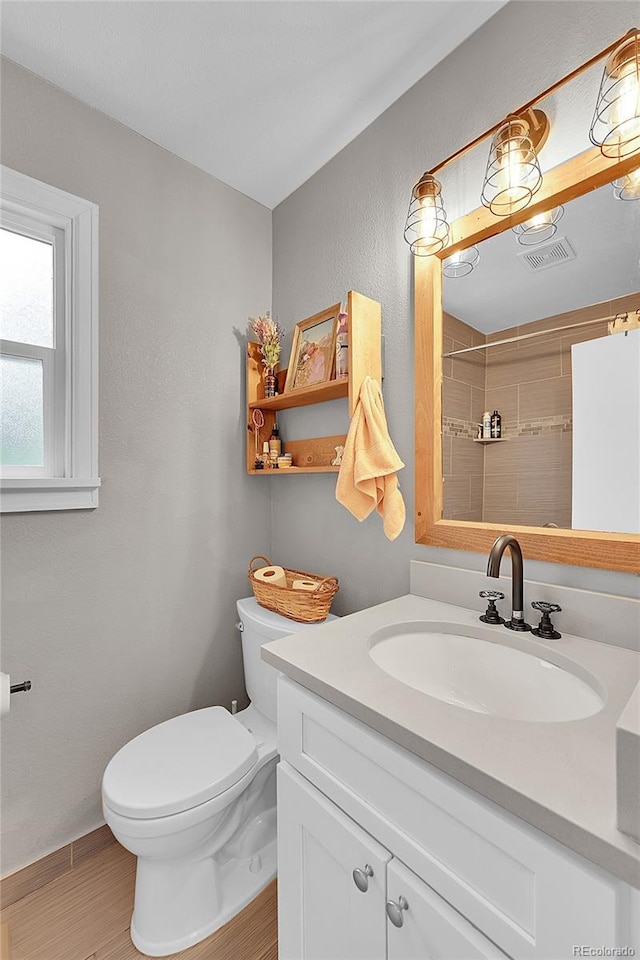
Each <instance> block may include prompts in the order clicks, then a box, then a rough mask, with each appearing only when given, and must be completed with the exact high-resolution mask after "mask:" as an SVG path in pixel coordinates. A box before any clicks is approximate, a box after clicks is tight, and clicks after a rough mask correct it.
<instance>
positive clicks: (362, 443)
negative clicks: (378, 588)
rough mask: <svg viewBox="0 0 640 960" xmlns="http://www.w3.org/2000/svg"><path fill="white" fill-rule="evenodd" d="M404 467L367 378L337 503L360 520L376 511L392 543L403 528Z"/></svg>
mask: <svg viewBox="0 0 640 960" xmlns="http://www.w3.org/2000/svg"><path fill="white" fill-rule="evenodd" d="M402 467H404V463H403V462H402V460H401V459H400V457H399V456H398V454H397V452H396V449H395V447H394V446H393V444H392V443H391V438H390V437H389V430H388V428H387V418H386V417H385V415H384V405H383V402H382V393H381V392H380V387H379V386H378V384H377V382H376V381H375V380H374V379H373V377H365V378H364V380H363V381H362V386H361V387H360V396H359V397H358V403H357V405H356V409H355V412H354V414H353V419H352V420H351V426H350V427H349V433H348V434H347V441H346V444H345V448H344V453H343V454H342V463H341V465H340V473H339V474H338V483H337V484H336V500H337V501H338V503H341V504H342V505H343V507H346V508H347V510H349V511H350V512H351V513H352V514H353V515H354V517H356V519H358V520H364V519H366V517H368V516H369V514H370V513H371V511H372V510H373V508H374V507H376V509H377V511H378V513H379V514H380V515H381V516H382V520H383V526H384V532H385V534H386V536H387V538H388V539H389V540H395V538H396V537H397V536H398V534H399V533H400V532H401V530H402V528H403V527H404V520H405V507H404V500H403V499H402V494H401V493H400V491H399V489H398V478H397V477H396V470H400V469H402Z"/></svg>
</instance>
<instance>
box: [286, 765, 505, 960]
mask: <svg viewBox="0 0 640 960" xmlns="http://www.w3.org/2000/svg"><path fill="white" fill-rule="evenodd" d="M278 830H279V832H280V835H281V836H282V841H281V843H280V846H279V849H278V858H279V871H278V876H279V881H278V882H279V897H280V902H281V904H283V905H284V904H286V908H285V907H283V909H285V910H286V912H285V913H284V914H283V913H280V942H279V957H280V960H386V958H388V960H427V958H434V960H435V958H437V957H447V958H451V960H504V958H505V954H504V953H502V952H501V951H500V950H498V949H496V947H495V946H494V945H493V944H492V943H491V942H490V941H489V940H487V939H486V937H483V936H482V934H481V933H479V932H478V931H477V930H476V929H475V928H474V927H473V926H472V925H471V924H470V923H469V922H468V921H467V920H465V919H464V917H462V916H461V915H460V914H459V913H457V911H455V910H453V909H452V908H451V907H450V906H449V905H448V904H447V903H446V902H445V901H444V900H443V899H442V898H441V897H439V896H438V895H437V894H436V893H435V892H434V891H433V890H432V889H431V888H430V887H429V886H428V885H427V884H426V883H424V882H423V881H422V880H420V878H419V877H417V876H416V875H415V874H414V873H412V872H411V871H410V870H409V869H408V868H407V867H406V866H405V865H404V864H403V863H401V862H400V861H399V860H397V859H395V858H393V857H392V856H391V853H390V852H389V851H388V850H386V849H385V848H384V847H382V846H381V845H380V844H379V843H377V842H376V841H375V840H374V839H373V838H372V837H370V836H369V835H368V834H367V833H365V831H364V830H362V829H361V828H360V827H358V825H357V824H356V823H354V822H353V820H351V819H350V818H349V817H346V816H345V815H344V814H343V813H342V812H341V811H340V809H339V808H338V807H337V806H336V805H335V804H334V803H332V802H331V801H330V800H328V799H327V798H326V797H324V796H323V794H322V793H320V791H319V790H316V789H315V788H314V787H312V786H311V785H310V784H309V783H307V782H306V781H305V780H304V779H303V778H302V777H300V776H298V775H297V774H296V773H295V771H294V770H293V769H292V768H291V767H289V765H288V764H286V763H282V764H280V768H279V770H278Z"/></svg>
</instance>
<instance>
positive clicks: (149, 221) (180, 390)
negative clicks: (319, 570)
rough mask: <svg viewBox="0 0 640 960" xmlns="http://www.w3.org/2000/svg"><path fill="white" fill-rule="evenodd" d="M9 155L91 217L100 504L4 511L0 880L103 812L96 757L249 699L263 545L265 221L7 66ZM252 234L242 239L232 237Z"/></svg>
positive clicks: (253, 207)
mask: <svg viewBox="0 0 640 960" xmlns="http://www.w3.org/2000/svg"><path fill="white" fill-rule="evenodd" d="M2 147H3V155H2V161H3V163H4V164H6V165H7V166H9V167H13V168H15V169H16V170H20V171H21V172H22V173H26V174H29V175H30V176H33V177H36V178H38V179H41V180H44V181H46V182H47V183H51V184H53V185H55V186H57V187H61V188H62V189H64V190H68V191H70V192H72V193H75V194H78V195H80V196H82V197H86V198H87V199H89V200H93V201H96V202H97V203H98V204H99V205H100V474H101V477H102V482H103V486H102V490H101V492H100V506H99V508H98V509H97V510H95V511H87V512H83V511H71V512H68V513H34V514H25V515H13V516H7V517H5V518H4V521H3V524H2V527H3V536H2V548H3V550H2V552H3V582H2V586H3V590H4V600H3V604H2V614H3V620H4V624H3V628H4V629H3V635H4V643H3V648H2V669H3V670H4V671H5V672H10V673H11V674H12V677H13V678H14V679H16V680H18V679H22V678H26V677H30V678H31V679H32V680H33V690H32V691H31V693H29V694H27V695H24V696H22V697H16V698H14V702H13V704H12V710H11V714H10V716H9V717H8V718H6V719H4V720H3V721H2V740H3V751H2V763H3V777H2V783H3V797H2V831H3V837H2V841H3V842H2V853H3V863H2V872H3V874H6V873H9V872H11V871H12V870H14V869H16V868H18V867H20V866H22V865H23V864H25V863H27V862H29V861H30V860H33V859H36V858H38V857H40V856H43V855H44V854H45V853H48V852H49V851H50V850H52V849H55V848H56V847H58V846H61V845H62V844H64V843H66V842H67V841H69V840H71V839H73V838H75V837H77V836H79V835H80V834H83V833H85V832H87V831H88V830H91V829H92V828H93V827H95V826H96V825H98V824H99V823H100V822H102V818H101V809H100V792H99V791H100V780H101V775H102V771H103V769H104V766H105V764H106V762H107V761H108V759H109V758H110V756H111V755H112V754H113V753H114V752H115V750H117V749H118V748H119V747H120V746H122V744H123V743H125V742H126V741H127V740H129V739H130V738H131V737H133V736H135V735H136V734H138V733H140V732H141V731H142V730H144V729H145V728H146V727H149V726H150V725H152V724H153V723H156V722H158V721H160V720H164V719H166V718H168V717H171V716H174V715H176V714H179V713H182V712H183V711H185V710H188V709H190V708H193V707H203V706H206V705H208V704H213V703H221V702H223V703H226V702H228V701H229V700H230V699H231V697H238V698H242V697H244V687H243V676H242V662H241V654H240V643H239V639H238V634H237V633H236V631H235V629H234V623H235V609H234V603H235V600H236V598H237V597H239V596H245V595H246V594H247V580H246V572H245V570H246V563H247V559H248V558H249V557H251V556H252V555H253V554H254V553H261V552H265V551H266V550H268V546H269V494H268V485H267V484H262V485H260V484H259V483H255V482H252V480H251V478H249V477H247V476H246V475H245V474H244V430H245V418H244V408H243V404H244V399H243V387H242V384H243V382H244V351H243V348H242V347H241V346H240V344H239V342H238V340H237V339H236V337H235V336H234V327H237V328H239V329H240V330H241V331H243V332H244V329H245V327H246V322H247V317H248V316H249V315H251V314H253V315H255V313H256V312H261V311H264V310H265V309H267V308H268V307H269V305H270V299H271V257H270V249H271V214H270V212H269V211H268V210H267V209H265V208H264V207H261V206H260V205H259V204H257V203H255V202H253V201H251V200H248V199H247V198H246V197H244V196H242V195H241V194H239V193H237V192H235V191H234V190H231V189H230V188H229V187H226V186H225V185H223V184H221V183H219V182H218V181H216V180H214V179H213V178H212V177H210V176H208V175H207V174H205V173H203V172H202V171H200V170H197V169H196V168H194V167H192V166H190V165H189V164H187V163H185V162H183V161H182V160H179V159H177V158H176V157H174V156H172V155H171V154H170V153H167V152H166V151H164V150H162V149H160V148H159V147H156V146H154V145H153V144H152V143H150V142H149V141H147V140H145V139H144V138H143V137H140V136H138V135H137V134H135V133H133V132H132V131H131V130H129V129H127V128H126V127H124V126H121V125H120V124H118V123H115V122H113V121H112V120H110V119H108V118H107V117H105V116H103V115H102V114H100V113H98V112H97V111H95V110H91V109H90V108H89V107H86V106H84V105H83V104H81V103H79V102H78V101H76V100H74V99H73V98H72V97H70V96H68V95H66V94H65V93H63V92H61V91H59V90H57V89H55V88H54V87H51V86H49V85H48V84H46V83H44V82H43V81H42V80H40V79H38V78H37V77H34V76H33V75H32V74H29V73H27V72H25V71H24V70H22V69H20V68H18V67H16V66H15V65H13V64H11V63H9V62H6V61H5V62H4V63H3V72H2ZM248 236H251V238H252V242H251V249H250V250H248V249H247V244H246V240H247V237H248Z"/></svg>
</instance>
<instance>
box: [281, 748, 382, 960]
mask: <svg viewBox="0 0 640 960" xmlns="http://www.w3.org/2000/svg"><path fill="white" fill-rule="evenodd" d="M390 859H391V855H390V854H389V853H388V852H387V851H386V850H385V849H384V847H381V846H380V844H378V843H376V841H375V840H373V839H372V838H371V837H370V836H369V835H368V834H367V833H365V832H364V830H361V829H360V827H358V826H357V825H356V824H355V823H354V822H353V820H350V819H349V818H348V817H346V816H345V815H344V814H343V813H342V812H341V811H340V810H338V808H337V807H336V806H334V804H332V803H331V801H330V800H327V798H326V797H325V796H323V794H321V793H320V791H319V790H316V788H315V787H312V786H311V784H309V783H307V781H306V780H303V779H302V777H300V776H298V775H297V774H296V773H295V772H294V771H293V770H292V768H291V767H289V766H288V764H286V763H281V764H280V765H279V767H278V926H279V932H278V939H279V958H280V960H385V957H386V915H385V900H386V875H385V871H386V864H387V863H388V862H389V860H390ZM367 866H368V867H369V870H367V869H366V868H367ZM354 870H360V871H361V873H360V874H358V875H357V877H358V879H359V880H360V883H361V886H366V890H365V891H362V890H360V889H359V888H358V886H357V885H356V882H355V880H354V875H353V872H354ZM369 874H370V875H369Z"/></svg>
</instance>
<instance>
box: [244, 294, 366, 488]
mask: <svg viewBox="0 0 640 960" xmlns="http://www.w3.org/2000/svg"><path fill="white" fill-rule="evenodd" d="M347 315H348V318H349V376H348V377H344V378H343V379H341V380H329V382H328V383H319V384H316V385H314V386H312V387H304V388H302V389H299V390H290V391H289V392H288V393H281V394H279V395H278V396H277V397H269V399H265V396H264V381H263V370H264V365H263V363H262V354H261V352H260V345H259V344H257V343H253V342H250V343H248V344H247V473H249V474H251V475H252V476H263V477H273V476H278V477H279V476H285V475H287V474H295V475H298V476H299V475H300V474H303V473H337V472H338V470H339V467H334V466H332V464H331V461H332V460H334V459H335V455H336V454H335V447H336V446H337V445H338V444H342V445H344V443H345V440H346V435H344V434H342V435H339V436H331V437H311V438H309V439H307V440H293V441H285V443H284V448H285V449H286V450H287V452H288V453H291V455H292V457H293V462H294V464H295V466H293V467H288V468H285V469H284V470H255V469H254V466H253V465H254V462H255V428H254V425H253V421H252V413H253V411H254V410H261V411H262V414H263V416H264V426H263V427H261V429H260V431H259V433H258V452H259V453H261V452H262V445H263V443H264V441H265V440H268V439H269V437H270V436H271V431H272V429H273V424H274V422H275V419H276V413H277V412H278V411H279V410H290V409H292V408H294V407H306V406H309V405H310V404H315V403H324V402H325V401H327V400H338V399H340V398H345V397H348V400H349V416H350V417H352V416H353V412H354V410H355V408H356V404H357V402H358V396H359V394H360V387H361V386H362V381H363V380H364V378H365V377H366V376H371V377H373V378H374V379H375V380H377V381H378V383H382V358H381V343H382V314H381V307H380V304H379V303H377V302H376V301H375V300H371V299H369V297H365V296H363V295H362V294H361V293H356V291H355V290H350V291H349V294H348V295H347ZM285 373H286V371H281V372H280V373H279V375H278V381H279V383H282V384H284V382H285Z"/></svg>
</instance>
